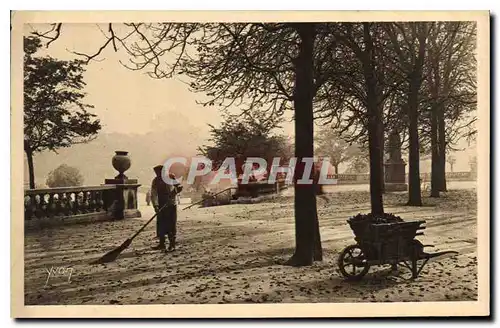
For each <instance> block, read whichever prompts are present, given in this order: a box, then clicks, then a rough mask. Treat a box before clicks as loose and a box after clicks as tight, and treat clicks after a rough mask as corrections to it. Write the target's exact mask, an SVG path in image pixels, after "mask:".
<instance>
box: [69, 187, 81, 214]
mask: <svg viewBox="0 0 500 328" xmlns="http://www.w3.org/2000/svg"><path fill="white" fill-rule="evenodd" d="M71 194H72V195H73V197H74V198H73V214H74V215H77V214H78V213H79V212H80V204H79V203H80V199H79V193H78V192H73V193H71Z"/></svg>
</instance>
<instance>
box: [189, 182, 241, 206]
mask: <svg viewBox="0 0 500 328" xmlns="http://www.w3.org/2000/svg"><path fill="white" fill-rule="evenodd" d="M230 189H236V188H234V187H229V188H226V189H224V190H222V191H219V192H217V193H215V194H213V195H212V198H213V197H215V196H217V195H218V194H222V193H223V192H226V191H228V190H230ZM205 200H206V199H202V200H200V201H198V202H196V203H194V204H191V205H189V206H188V207H184V208H183V209H182V210H183V211H184V210H187V209H188V208H191V207H193V206H195V205H197V204H200V203H203V202H204V201H205Z"/></svg>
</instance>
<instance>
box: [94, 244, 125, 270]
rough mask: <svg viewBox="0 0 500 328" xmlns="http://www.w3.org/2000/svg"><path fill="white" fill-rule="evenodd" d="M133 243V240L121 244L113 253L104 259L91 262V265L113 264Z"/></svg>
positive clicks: (103, 257) (104, 256)
mask: <svg viewBox="0 0 500 328" xmlns="http://www.w3.org/2000/svg"><path fill="white" fill-rule="evenodd" d="M131 242H132V240H131V239H127V240H125V242H124V243H123V244H121V245H120V246H119V247H117V248H115V249H113V250H112V251H109V252H107V253H106V254H104V255H103V256H102V257H100V258H99V259H97V260H95V261H93V262H91V263H90V264H103V263H109V262H113V261H114V260H116V259H117V258H118V256H120V254H121V253H122V252H123V251H124V250H125V249H126V248H127V247H128V246H129V245H130V243H131Z"/></svg>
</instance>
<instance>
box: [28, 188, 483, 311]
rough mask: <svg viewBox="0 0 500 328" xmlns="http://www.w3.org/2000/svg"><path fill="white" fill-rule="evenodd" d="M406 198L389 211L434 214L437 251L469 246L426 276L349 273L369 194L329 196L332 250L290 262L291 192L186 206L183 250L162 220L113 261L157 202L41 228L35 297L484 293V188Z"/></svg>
mask: <svg viewBox="0 0 500 328" xmlns="http://www.w3.org/2000/svg"><path fill="white" fill-rule="evenodd" d="M451 187H452V186H450V188H451ZM405 201H406V196H405V194H401V193H394V194H388V195H386V196H385V197H384V202H385V204H386V205H385V210H386V212H392V213H395V214H398V215H401V217H402V218H403V219H404V220H418V219H424V220H427V229H426V230H425V235H424V236H422V237H420V238H419V239H420V240H421V241H422V242H423V243H424V244H434V245H436V247H435V248H433V249H429V251H439V250H456V251H458V252H459V253H460V254H459V255H458V256H454V257H443V258H437V259H434V260H431V262H429V264H428V265H427V266H426V267H425V268H424V270H423V272H422V273H421V276H420V277H419V278H418V279H417V280H415V281H411V280H408V279H406V277H407V276H408V273H409V272H408V271H401V272H400V273H399V274H391V273H390V270H389V267H388V266H385V267H372V268H371V269H370V272H369V273H368V275H367V276H365V278H364V279H363V280H362V281H360V282H356V283H353V282H347V281H344V280H343V279H342V277H341V275H340V274H339V273H338V272H337V267H336V259H337V256H338V253H339V252H340V251H341V250H342V249H343V248H344V247H346V246H347V245H350V244H352V243H354V239H353V235H352V232H351V230H350V229H349V227H348V225H347V223H346V221H345V220H346V219H347V218H349V217H350V216H352V215H355V214H357V213H360V212H361V213H366V212H368V211H369V208H370V206H369V195H368V193H367V192H366V191H342V192H334V193H331V194H328V195H327V197H326V198H325V199H323V198H319V199H318V214H319V217H320V225H321V237H322V243H323V248H324V257H325V258H324V261H323V262H321V263H315V264H314V265H313V266H311V267H302V268H292V267H287V266H283V265H281V263H282V262H283V261H284V260H286V259H287V258H288V257H289V256H290V255H291V254H292V253H293V247H294V244H295V241H294V221H293V203H292V202H293V199H292V197H289V196H284V197H281V198H279V199H276V200H273V202H268V203H260V204H252V205H244V204H235V205H227V206H219V207H211V208H203V209H202V208H193V209H190V210H186V211H179V225H178V231H179V232H178V241H179V247H178V249H177V250H176V252H174V253H171V254H164V253H161V252H158V251H152V250H150V249H149V248H150V246H151V245H154V244H155V243H156V241H155V239H154V224H151V225H150V226H148V228H147V229H146V231H145V232H143V233H142V234H141V235H139V236H138V237H137V238H136V240H134V243H133V244H132V245H131V246H130V247H129V248H128V249H127V250H126V251H125V252H124V253H122V255H121V256H120V257H119V258H118V260H117V261H115V262H113V263H109V264H104V265H88V264H87V263H88V262H89V261H90V260H93V259H95V258H97V257H99V256H101V255H103V254H104V253H105V252H107V251H108V250H110V249H112V248H114V247H116V246H118V245H120V244H121V243H122V242H123V241H124V240H125V239H126V238H127V237H129V236H130V235H132V234H133V233H134V232H135V231H136V230H137V229H138V228H139V227H140V226H141V224H143V223H144V222H145V221H146V220H147V219H148V218H149V217H150V216H151V215H152V214H153V213H152V209H151V208H148V207H145V206H141V212H142V214H143V217H142V218H138V219H127V220H125V221H122V222H105V223H96V224H91V225H73V226H66V227H60V228H55V229H52V230H49V229H47V230H43V231H39V232H36V233H30V234H28V235H27V236H26V237H25V304H26V305H41V304H152V303H160V304H172V303H195V304H199V303H246V302H252V303H261V302H402V301H451V300H457V301H466V300H476V299H477V273H476V270H477V258H476V255H477V247H476V239H477V232H476V226H477V214H476V213H477V212H476V211H477V208H476V207H477V201H476V191H475V190H474V189H456V190H452V191H450V192H448V193H445V194H444V195H443V197H442V198H441V199H439V200H436V199H430V198H427V197H426V198H424V203H425V206H423V207H406V206H404V205H402V204H404V202H405ZM49 271H50V272H52V273H51V274H50V276H49V274H48V272H49ZM70 275H71V276H70Z"/></svg>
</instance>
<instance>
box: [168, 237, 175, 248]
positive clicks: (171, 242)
mask: <svg viewBox="0 0 500 328" xmlns="http://www.w3.org/2000/svg"><path fill="white" fill-rule="evenodd" d="M167 251H169V252H173V251H175V236H174V235H168V250H167Z"/></svg>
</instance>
